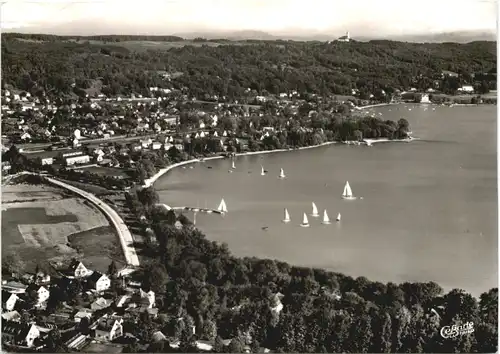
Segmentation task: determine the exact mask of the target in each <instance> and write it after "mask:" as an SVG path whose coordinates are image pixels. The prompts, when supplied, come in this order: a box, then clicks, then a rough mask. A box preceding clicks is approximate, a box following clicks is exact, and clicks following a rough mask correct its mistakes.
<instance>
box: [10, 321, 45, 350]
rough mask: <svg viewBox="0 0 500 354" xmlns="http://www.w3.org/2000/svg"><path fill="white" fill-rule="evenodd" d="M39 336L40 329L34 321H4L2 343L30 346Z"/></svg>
mask: <svg viewBox="0 0 500 354" xmlns="http://www.w3.org/2000/svg"><path fill="white" fill-rule="evenodd" d="M39 337H40V331H39V330H38V328H37V326H36V325H35V324H34V323H32V324H22V323H18V322H12V321H2V344H6V343H8V344H11V345H19V346H24V347H28V348H30V347H33V346H34V342H35V340H36V339H37V338H39Z"/></svg>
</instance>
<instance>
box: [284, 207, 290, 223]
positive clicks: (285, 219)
mask: <svg viewBox="0 0 500 354" xmlns="http://www.w3.org/2000/svg"><path fill="white" fill-rule="evenodd" d="M290 220H291V219H290V214H288V209H287V208H285V218H284V219H283V222H285V223H286V222H290Z"/></svg>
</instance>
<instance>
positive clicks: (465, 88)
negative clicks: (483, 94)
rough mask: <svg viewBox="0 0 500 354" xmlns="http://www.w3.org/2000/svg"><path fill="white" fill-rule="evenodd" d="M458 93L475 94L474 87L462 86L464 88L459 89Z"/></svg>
mask: <svg viewBox="0 0 500 354" xmlns="http://www.w3.org/2000/svg"><path fill="white" fill-rule="evenodd" d="M458 91H460V92H465V93H473V92H474V87H472V86H469V85H467V86H462V87H460V88H459V89H458Z"/></svg>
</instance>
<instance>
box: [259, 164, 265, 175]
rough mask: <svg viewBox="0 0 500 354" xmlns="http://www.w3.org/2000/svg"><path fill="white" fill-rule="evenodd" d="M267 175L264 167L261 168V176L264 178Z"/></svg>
mask: <svg viewBox="0 0 500 354" xmlns="http://www.w3.org/2000/svg"><path fill="white" fill-rule="evenodd" d="M265 174H266V171H264V166H260V175H261V176H264V175H265Z"/></svg>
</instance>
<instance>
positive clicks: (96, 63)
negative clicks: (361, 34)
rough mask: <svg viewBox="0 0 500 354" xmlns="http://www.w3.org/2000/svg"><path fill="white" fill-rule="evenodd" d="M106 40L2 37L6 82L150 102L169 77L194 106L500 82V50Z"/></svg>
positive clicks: (488, 45) (478, 45)
mask: <svg viewBox="0 0 500 354" xmlns="http://www.w3.org/2000/svg"><path fill="white" fill-rule="evenodd" d="M97 39H98V38H97V37H96V38H95V39H90V38H89V39H87V40H86V41H84V42H82V38H80V41H78V42H75V41H74V40H73V39H72V40H68V39H65V38H63V37H55V36H47V38H46V37H44V35H20V34H8V35H3V36H2V78H3V82H4V84H9V85H12V86H14V87H16V88H19V89H23V90H28V91H30V92H32V93H37V92H38V93H40V92H45V93H53V94H61V93H70V92H73V91H77V90H78V91H77V93H78V92H82V91H81V90H82V89H88V88H91V87H93V85H94V84H95V83H96V82H97V81H98V82H99V83H100V84H101V85H102V92H104V93H106V94H109V95H115V94H130V93H140V94H148V90H147V88H148V87H151V86H160V87H161V86H162V85H166V79H165V77H164V76H162V75H161V74H160V72H162V73H164V72H169V73H181V74H182V75H177V76H176V77H175V78H171V79H169V83H168V85H170V86H173V87H174V88H177V89H183V90H184V92H189V93H190V94H191V95H192V96H193V97H202V96H203V95H211V96H213V95H217V96H219V97H221V98H222V97H226V99H227V100H235V99H238V98H241V97H244V96H245V91H246V90H247V89H248V88H250V89H251V90H256V91H257V92H258V93H260V94H265V93H266V92H268V93H272V94H278V93H280V92H289V91H292V90H297V91H299V92H309V93H317V94H323V95H326V94H338V95H350V94H351V93H352V90H353V89H357V90H359V91H360V93H361V96H363V95H366V94H368V93H369V92H377V91H378V90H385V91H386V92H388V93H391V92H392V91H394V90H395V89H405V88H408V87H409V86H413V87H417V88H420V89H427V88H429V87H432V86H433V82H434V80H436V79H439V80H441V79H442V76H441V74H442V71H443V70H448V71H453V72H457V73H458V74H459V77H458V78H448V79H447V78H445V79H444V82H443V91H445V92H446V91H450V92H451V91H453V90H456V88H458V87H459V85H460V84H465V83H471V81H473V78H472V75H473V74H480V73H487V72H491V73H496V43H494V42H472V43H468V44H456V43H442V44H417V43H404V42H393V41H371V42H356V41H353V42H349V43H339V42H333V43H326V42H294V41H262V42H261V41H252V42H247V43H238V44H233V43H231V44H227V43H222V44H221V45H218V46H208V45H205V44H203V43H197V42H196V41H193V42H191V44H192V45H185V46H182V47H176V48H169V47H168V46H166V47H165V49H164V50H150V49H147V50H142V51H135V50H130V49H128V48H127V46H126V45H124V44H123V43H125V42H124V40H127V39H130V38H128V37H125V38H120V37H119V36H118V37H117V36H112V38H111V37H110V38H100V40H97ZM167 39H168V38H165V39H163V40H167ZM170 40H171V41H172V42H175V41H176V40H177V39H176V38H170ZM195 44H196V45H195ZM490 76H491V77H489V76H488V75H486V78H483V79H487V80H490V81H491V82H490V83H491V86H492V87H493V86H494V85H493V84H495V82H496V77H494V75H490ZM447 80H451V81H449V82H448V81H447Z"/></svg>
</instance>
